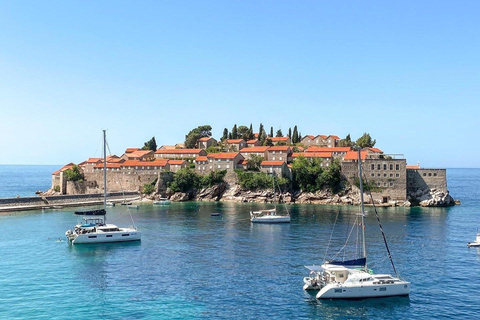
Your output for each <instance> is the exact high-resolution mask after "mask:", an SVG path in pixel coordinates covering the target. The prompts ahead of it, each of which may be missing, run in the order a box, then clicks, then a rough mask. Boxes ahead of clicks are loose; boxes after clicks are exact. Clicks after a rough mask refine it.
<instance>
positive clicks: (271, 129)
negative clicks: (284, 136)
mask: <svg viewBox="0 0 480 320" xmlns="http://www.w3.org/2000/svg"><path fill="white" fill-rule="evenodd" d="M270 137H273V127H270Z"/></svg>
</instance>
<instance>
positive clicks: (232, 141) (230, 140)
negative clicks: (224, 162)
mask: <svg viewBox="0 0 480 320" xmlns="http://www.w3.org/2000/svg"><path fill="white" fill-rule="evenodd" d="M242 141H244V140H243V139H227V143H241V142H242Z"/></svg>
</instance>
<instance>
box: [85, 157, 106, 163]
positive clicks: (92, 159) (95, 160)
mask: <svg viewBox="0 0 480 320" xmlns="http://www.w3.org/2000/svg"><path fill="white" fill-rule="evenodd" d="M99 161H102V158H88V160H87V161H85V162H86V163H97V162H99Z"/></svg>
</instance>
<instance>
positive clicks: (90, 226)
mask: <svg viewBox="0 0 480 320" xmlns="http://www.w3.org/2000/svg"><path fill="white" fill-rule="evenodd" d="M106 144H107V142H106V130H103V185H104V188H103V208H102V209H95V210H84V211H75V212H74V214H75V215H77V216H82V223H80V224H77V225H76V226H74V227H73V229H71V230H67V231H66V232H65V236H66V237H67V239H68V240H69V241H70V242H71V243H72V244H83V243H104V242H124V241H139V240H141V237H142V233H141V232H140V231H138V229H137V228H136V227H135V226H133V227H126V228H120V227H118V226H116V225H114V224H107V218H106V213H107V211H106V207H107V170H106V169H107V168H106V166H107V151H106ZM132 223H133V219H132Z"/></svg>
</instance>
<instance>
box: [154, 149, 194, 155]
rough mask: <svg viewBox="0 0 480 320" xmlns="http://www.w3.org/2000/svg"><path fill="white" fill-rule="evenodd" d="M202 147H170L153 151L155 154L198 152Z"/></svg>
mask: <svg viewBox="0 0 480 320" xmlns="http://www.w3.org/2000/svg"><path fill="white" fill-rule="evenodd" d="M202 151H203V149H172V150H162V149H158V150H157V151H155V153H156V154H199V153H200V152H202Z"/></svg>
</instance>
